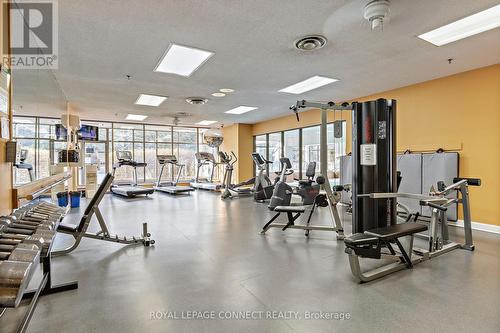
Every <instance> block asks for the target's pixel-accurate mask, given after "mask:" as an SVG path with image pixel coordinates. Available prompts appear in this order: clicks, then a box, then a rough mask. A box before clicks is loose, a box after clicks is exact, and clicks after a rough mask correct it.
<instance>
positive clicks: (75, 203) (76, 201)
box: [69, 191, 82, 208]
mask: <svg viewBox="0 0 500 333" xmlns="http://www.w3.org/2000/svg"><path fill="white" fill-rule="evenodd" d="M81 196H82V193H81V192H80V191H71V192H69V197H70V199H71V208H76V207H80V197H81Z"/></svg>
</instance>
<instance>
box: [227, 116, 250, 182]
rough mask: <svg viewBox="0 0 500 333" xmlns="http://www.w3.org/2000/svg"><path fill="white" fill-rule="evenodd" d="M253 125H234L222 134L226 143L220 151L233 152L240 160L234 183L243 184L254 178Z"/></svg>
mask: <svg viewBox="0 0 500 333" xmlns="http://www.w3.org/2000/svg"><path fill="white" fill-rule="evenodd" d="M252 129H253V127H252V125H248V124H234V125H232V126H228V127H224V128H223V129H222V133H223V135H224V142H223V143H222V145H221V146H220V147H219V149H220V150H222V151H225V152H227V153H228V154H230V153H231V151H233V152H234V153H235V154H236V157H237V158H238V162H237V163H236V164H235V165H234V171H233V183H237V182H241V181H244V180H247V179H249V178H252V177H253V161H252V156H251V155H252V152H253V132H252Z"/></svg>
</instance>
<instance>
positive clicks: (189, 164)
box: [173, 132, 197, 180]
mask: <svg viewBox="0 0 500 333" xmlns="http://www.w3.org/2000/svg"><path fill="white" fill-rule="evenodd" d="M195 139H196V132H195ZM196 148H197V147H196V144H174V151H173V152H174V155H176V156H177V160H178V161H179V163H181V164H184V169H183V173H182V174H181V179H183V180H187V179H189V180H191V179H194V178H195V177H196V158H195V156H194V155H195V154H196Z"/></svg>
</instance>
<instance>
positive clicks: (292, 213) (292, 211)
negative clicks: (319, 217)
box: [260, 194, 338, 236]
mask: <svg viewBox="0 0 500 333" xmlns="http://www.w3.org/2000/svg"><path fill="white" fill-rule="evenodd" d="M316 206H320V207H326V206H328V200H327V199H326V195H324V194H319V195H317V196H316V198H315V199H314V203H313V206H312V209H311V212H310V213H309V216H308V218H307V222H306V224H305V225H304V224H295V221H296V220H297V219H298V218H299V217H300V215H301V214H303V213H304V212H305V211H306V209H307V207H306V206H276V207H275V208H274V209H273V211H274V212H276V214H275V215H274V216H273V217H272V218H271V219H270V220H269V221H268V222H267V223H266V224H265V225H264V227H263V228H262V231H261V232H260V233H261V234H265V233H266V231H267V230H269V229H270V228H281V230H283V231H285V230H287V229H302V230H305V231H306V232H305V235H306V236H309V231H310V230H322V231H337V230H338V229H337V228H335V227H328V226H323V225H311V218H312V215H313V213H314V210H315V208H316ZM281 213H286V215H287V223H275V222H274V221H275V220H276V219H277V218H278V216H280V215H281Z"/></svg>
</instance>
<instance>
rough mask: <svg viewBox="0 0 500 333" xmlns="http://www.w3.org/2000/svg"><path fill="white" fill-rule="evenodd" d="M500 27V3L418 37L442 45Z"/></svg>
mask: <svg viewBox="0 0 500 333" xmlns="http://www.w3.org/2000/svg"><path fill="white" fill-rule="evenodd" d="M498 27H500V5H496V6H494V7H491V8H490V9H486V10H483V11H482V12H479V13H476V14H473V15H470V16H467V17H464V18H463V19H460V20H458V21H455V22H452V23H450V24H447V25H444V26H442V27H440V28H437V29H434V30H432V31H429V32H426V33H425V34H422V35H420V36H418V38H420V39H423V40H425V41H427V42H429V43H432V44H434V45H436V46H442V45H446V44H448V43H451V42H455V41H457V40H460V39H463V38H466V37H470V36H473V35H476V34H479V33H481V32H484V31H488V30H491V29H495V28H498Z"/></svg>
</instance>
